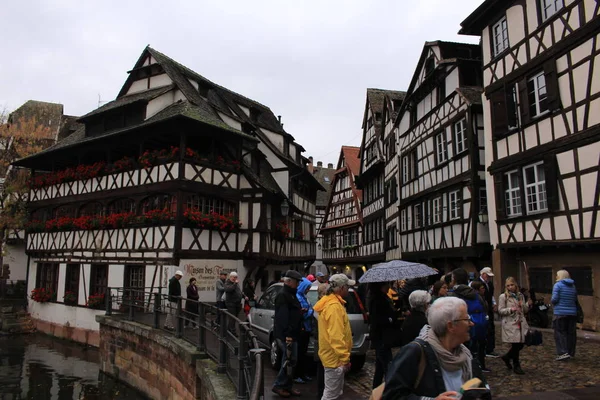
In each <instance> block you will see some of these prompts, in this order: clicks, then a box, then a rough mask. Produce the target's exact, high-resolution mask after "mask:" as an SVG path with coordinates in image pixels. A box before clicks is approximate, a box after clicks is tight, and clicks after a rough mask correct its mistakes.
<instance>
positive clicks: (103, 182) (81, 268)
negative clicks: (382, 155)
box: [17, 47, 322, 342]
mask: <svg viewBox="0 0 600 400" xmlns="http://www.w3.org/2000/svg"><path fill="white" fill-rule="evenodd" d="M79 121H80V122H81V123H82V124H83V127H81V128H80V129H78V130H77V131H76V132H74V133H73V134H71V135H70V136H69V137H67V138H65V139H64V140H62V141H60V142H59V143H57V144H56V145H54V146H53V147H51V148H50V149H48V150H46V151H43V152H41V153H38V154H36V155H34V156H31V157H28V158H26V159H23V160H21V161H19V162H18V163H17V164H18V165H20V166H23V167H27V168H30V169H31V170H32V171H33V178H32V182H31V190H30V203H29V208H30V211H31V221H30V224H29V226H28V236H27V252H28V255H29V256H30V264H29V271H30V272H29V290H30V291H31V290H32V289H34V288H46V289H48V290H50V291H51V292H52V293H53V297H52V301H51V302H49V303H40V302H36V301H33V300H31V301H30V303H29V305H30V311H31V313H32V316H33V317H34V318H35V319H37V320H41V321H44V324H43V325H44V326H43V327H45V329H46V330H52V329H54V328H53V327H55V326H57V325H58V326H60V325H65V324H69V325H70V327H72V328H75V331H79V332H86V335H87V333H90V332H91V333H90V334H92V335H93V334H94V331H96V330H97V324H96V322H95V320H94V316H93V311H92V310H90V308H85V307H84V306H85V305H86V304H87V305H90V306H91V305H92V300H94V302H97V301H98V299H102V296H104V294H105V292H106V288H107V287H133V288H144V287H146V288H153V289H156V288H157V287H160V286H163V287H164V286H166V280H167V279H168V278H169V276H170V275H171V274H173V272H174V270H175V269H181V270H182V271H183V272H184V277H183V281H182V282H186V281H187V279H188V278H189V277H191V276H194V277H196V278H197V285H198V289H199V293H200V300H201V301H215V292H214V282H215V281H216V279H217V278H218V273H219V271H221V270H225V271H237V272H238V273H239V274H240V277H241V279H244V278H245V277H252V278H254V279H256V280H257V282H258V284H257V289H258V291H260V290H261V289H264V288H265V287H266V285H267V284H268V283H269V282H270V281H271V280H273V279H278V278H279V276H280V275H281V272H282V271H285V270H287V269H289V268H298V269H300V268H301V267H303V266H304V265H305V264H310V263H312V261H313V260H314V257H315V244H314V242H313V241H312V240H311V237H312V236H313V235H314V234H315V199H316V193H317V191H318V190H320V189H322V187H321V186H320V185H319V183H318V182H317V181H316V180H315V179H314V177H313V176H312V174H311V173H309V172H308V171H307V169H306V162H307V160H306V159H305V158H304V157H303V156H302V154H301V153H302V151H303V150H304V149H303V148H302V146H300V145H299V144H298V143H297V142H296V141H295V140H294V138H293V137H292V136H291V135H290V134H288V133H287V132H286V131H285V130H284V129H283V127H282V124H281V121H280V120H278V119H277V118H276V117H275V115H273V113H272V111H271V110H270V109H269V108H268V107H266V106H264V105H262V104H260V103H258V102H256V101H254V100H250V99H248V98H246V97H244V96H242V95H239V94H237V93H235V92H233V91H230V90H228V89H226V88H224V87H221V86H219V85H217V84H215V83H213V82H211V81H209V80H208V79H206V78H204V77H202V76H201V75H199V74H197V73H195V72H194V71H192V70H190V69H188V68H186V67H185V66H183V65H181V64H179V63H177V62H175V61H174V60H172V59H171V58H169V57H167V56H165V55H164V54H162V53H160V52H158V51H156V50H155V49H152V48H150V47H147V48H146V49H144V51H143V52H142V54H141V56H140V57H139V59H138V61H137V62H136V63H135V65H134V67H133V69H132V70H131V71H129V76H128V78H127V80H126V81H125V83H124V85H123V87H122V88H121V90H120V92H119V94H118V95H117V98H116V99H115V100H114V101H112V102H109V103H107V104H105V105H103V106H102V107H100V108H98V109H96V110H94V111H91V112H90V113H88V114H86V115H84V116H83V117H81V118H80V119H79ZM80 337H81V335H80V336H77V337H74V338H75V339H77V338H80ZM86 337H87V336H86ZM90 340H91V339H90ZM91 341H92V342H93V340H91Z"/></svg>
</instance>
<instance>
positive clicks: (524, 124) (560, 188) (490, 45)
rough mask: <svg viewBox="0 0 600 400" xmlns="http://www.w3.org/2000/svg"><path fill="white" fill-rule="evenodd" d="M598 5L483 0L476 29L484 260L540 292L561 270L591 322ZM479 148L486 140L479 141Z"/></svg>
mask: <svg viewBox="0 0 600 400" xmlns="http://www.w3.org/2000/svg"><path fill="white" fill-rule="evenodd" d="M599 32H600V3H599V2H598V1H594V0H552V1H550V0H518V1H504V0H503V1H501V0H487V1H485V2H484V3H483V4H482V5H481V6H479V7H478V8H477V9H476V10H475V11H474V12H473V13H472V14H471V15H469V16H468V17H467V19H466V20H465V21H464V22H463V23H462V29H461V33H463V34H467V35H476V36H481V44H482V49H483V79H484V81H483V85H484V90H485V97H484V104H483V111H484V115H485V143H486V166H487V167H488V171H489V175H488V177H487V179H488V182H487V187H488V194H489V195H488V204H489V205H490V207H489V211H490V213H489V215H490V217H489V219H490V229H491V235H492V243H493V245H494V246H495V248H496V249H495V250H494V257H493V267H494V272H496V276H497V279H498V282H497V284H501V281H500V280H501V279H502V278H504V277H506V276H508V275H514V276H517V277H518V278H520V282H521V284H522V285H523V286H531V287H532V288H534V289H535V290H536V291H537V292H538V293H542V294H545V295H546V299H548V295H549V293H551V290H552V284H553V283H554V277H555V275H556V272H557V271H558V270H560V269H563V268H565V269H567V270H568V271H569V272H570V274H571V276H572V277H573V278H574V279H575V282H576V286H577V289H578V293H579V295H580V296H579V301H580V303H581V305H582V307H583V309H584V313H585V320H584V324H583V326H584V327H585V328H590V329H596V330H597V329H598V328H600V320H599V319H598V313H597V310H598V309H599V308H600V300H599V299H600V221H599V218H598V217H599V211H600V205H599V202H600V159H599V155H600V112H598V111H599V110H600V72H598V66H600V34H599ZM488 145H489V146H488Z"/></svg>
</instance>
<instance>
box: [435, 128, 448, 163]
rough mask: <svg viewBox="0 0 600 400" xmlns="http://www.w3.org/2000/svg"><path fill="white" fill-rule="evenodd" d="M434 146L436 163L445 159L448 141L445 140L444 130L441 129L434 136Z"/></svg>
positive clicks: (446, 158)
mask: <svg viewBox="0 0 600 400" xmlns="http://www.w3.org/2000/svg"><path fill="white" fill-rule="evenodd" d="M435 148H436V153H437V162H438V164H439V163H443V162H444V161H447V160H448V143H447V142H446V131H442V132H440V133H438V134H437V135H436V136H435Z"/></svg>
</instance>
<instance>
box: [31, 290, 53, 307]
mask: <svg viewBox="0 0 600 400" xmlns="http://www.w3.org/2000/svg"><path fill="white" fill-rule="evenodd" d="M55 298H56V293H55V292H54V291H53V290H51V289H46V288H43V287H41V288H35V289H33V290H32V291H31V300H33V301H36V302H38V303H48V302H50V301H54V300H55Z"/></svg>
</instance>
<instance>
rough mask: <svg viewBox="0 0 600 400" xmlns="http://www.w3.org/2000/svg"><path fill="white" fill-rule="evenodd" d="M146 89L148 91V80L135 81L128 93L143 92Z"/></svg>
mask: <svg viewBox="0 0 600 400" xmlns="http://www.w3.org/2000/svg"><path fill="white" fill-rule="evenodd" d="M146 89H148V80H147V79H140V80H138V81H133V83H132V84H131V86H130V87H129V90H128V91H127V94H132V93H138V92H143V91H144V90H146Z"/></svg>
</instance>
